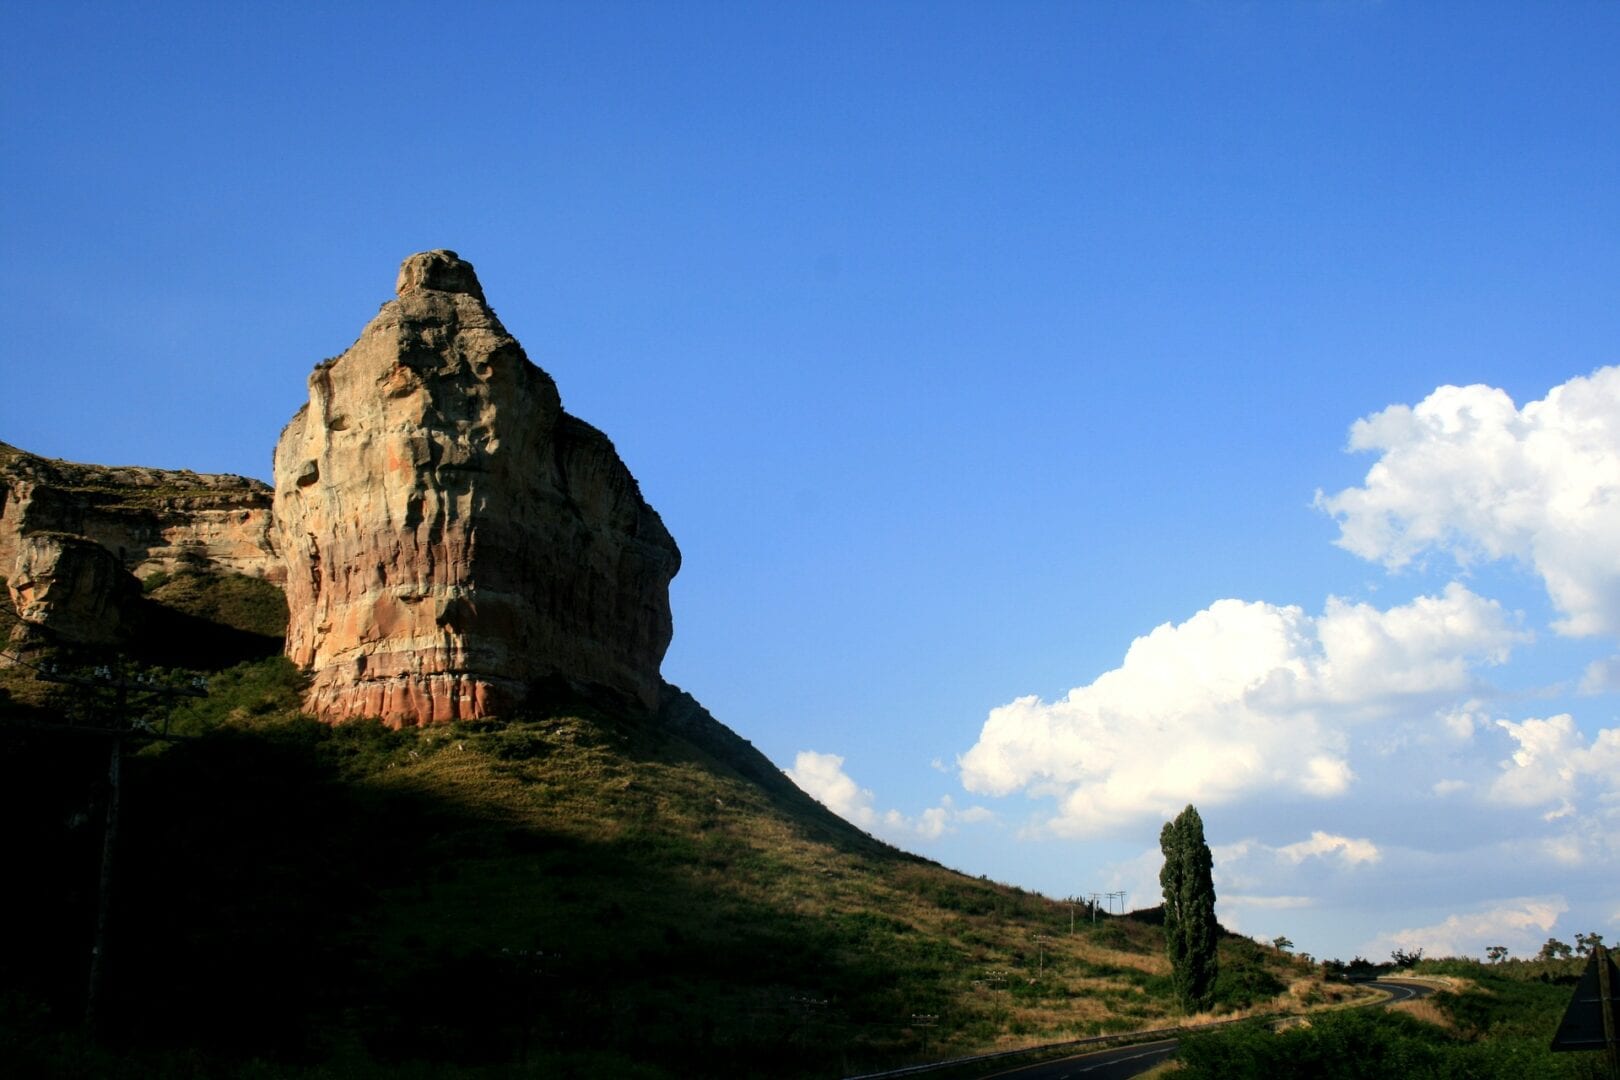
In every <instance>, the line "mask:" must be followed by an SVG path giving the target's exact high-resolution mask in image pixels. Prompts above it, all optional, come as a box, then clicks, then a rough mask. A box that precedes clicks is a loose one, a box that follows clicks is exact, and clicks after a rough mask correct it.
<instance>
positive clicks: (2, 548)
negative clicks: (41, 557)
mask: <svg viewBox="0 0 1620 1080" xmlns="http://www.w3.org/2000/svg"><path fill="white" fill-rule="evenodd" d="M270 499H271V489H270V486H269V485H268V484H265V483H264V482H263V481H260V480H251V479H249V478H247V477H244V476H231V475H222V474H217V475H210V474H207V473H194V472H189V471H185V470H170V469H147V468H140V467H136V466H129V467H107V466H102V465H81V464H77V463H75V462H69V461H56V460H53V459H50V458H42V457H38V456H36V455H34V454H29V453H26V452H24V451H22V450H18V449H17V448H16V447H14V446H8V445H6V444H5V443H0V574H3V575H7V576H10V574H11V572H12V567H13V565H14V564H15V562H16V560H17V555H18V551H19V549H20V546H21V544H22V541H23V540H24V539H25V538H26V537H28V536H31V535H33V534H36V533H46V532H57V533H71V534H74V535H78V536H83V537H86V538H88V539H90V540H93V541H94V542H96V543H97V544H100V545H101V546H102V547H103V548H105V549H107V551H109V552H111V553H112V554H113V555H115V556H116V557H117V558H118V560H119V562H120V563H121V564H122V565H123V566H124V568H125V569H127V570H129V571H130V572H132V573H134V574H135V575H137V576H139V577H144V576H146V575H147V574H150V573H152V572H154V571H158V570H163V571H167V572H170V573H173V572H174V571H177V570H184V569H192V570H211V571H222V572H230V573H237V574H246V575H248V576H249V577H259V578H267V579H269V580H271V581H276V582H279V581H280V580H281V578H282V565H281V559H280V557H279V556H278V555H277V554H276V552H275V550H274V548H273V547H272V546H271V539H270V521H271V517H270Z"/></svg>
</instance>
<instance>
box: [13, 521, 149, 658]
mask: <svg viewBox="0 0 1620 1080" xmlns="http://www.w3.org/2000/svg"><path fill="white" fill-rule="evenodd" d="M16 546H17V554H16V557H15V559H14V560H13V561H12V564H11V574H10V575H9V576H8V577H7V579H6V588H7V590H8V591H9V592H10V594H11V604H12V607H13V608H14V609H15V611H16V613H17V618H18V619H20V620H21V624H20V625H19V626H17V627H16V628H15V630H14V631H13V640H14V641H28V640H33V639H34V638H36V637H37V635H38V632H39V631H40V630H44V631H47V632H48V633H47V640H64V641H69V642H73V643H76V644H86V645H110V644H114V643H116V642H118V641H120V640H121V639H123V638H124V637H125V636H126V634H127V632H128V631H129V630H130V628H131V620H132V617H133V616H134V614H135V605H136V603H137V602H138V600H139V598H140V584H139V582H137V581H136V580H135V579H134V578H133V577H131V576H130V573H129V571H127V570H125V569H124V567H123V565H122V564H121V563H120V562H119V561H118V557H117V556H115V555H114V554H113V553H112V552H110V551H108V550H107V549H106V548H104V547H102V546H101V545H100V544H97V543H96V542H95V541H93V540H87V539H85V538H84V537H82V536H74V535H72V534H69V533H55V532H46V533H35V534H33V535H30V536H25V537H23V538H22V539H21V540H20V541H18V542H17V545H16Z"/></svg>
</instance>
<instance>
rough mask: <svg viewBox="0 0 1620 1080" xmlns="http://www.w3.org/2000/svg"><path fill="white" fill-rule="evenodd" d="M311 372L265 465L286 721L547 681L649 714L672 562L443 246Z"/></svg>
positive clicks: (410, 713) (514, 695) (629, 495)
mask: <svg viewBox="0 0 1620 1080" xmlns="http://www.w3.org/2000/svg"><path fill="white" fill-rule="evenodd" d="M396 292H397V295H396V296H395V298H394V299H393V300H391V301H389V302H388V303H386V304H384V305H383V307H382V310H381V311H380V312H379V313H378V314H377V317H376V318H374V319H373V320H372V321H371V323H370V324H369V325H367V326H366V328H365V329H364V330H363V331H362V332H361V334H360V338H359V340H357V341H356V342H355V343H354V344H353V345H352V346H350V348H349V349H348V351H347V352H345V353H343V355H341V356H338V357H336V358H334V359H331V360H327V361H325V362H323V363H321V364H319V365H317V366H316V368H315V370H314V372H313V373H311V375H310V377H309V403H308V404H307V405H305V406H304V407H303V408H301V409H300V410H299V411H298V413H297V414H296V415H295V416H294V417H293V418H292V421H291V422H290V423H288V425H287V427H286V428H285V430H283V431H282V434H281V439H280V441H279V442H278V443H277V445H276V451H275V500H274V540H275V546H276V548H277V550H278V551H279V553H280V555H281V557H282V560H283V562H284V564H285V567H286V591H287V603H288V607H289V609H290V613H291V621H290V624H289V626H288V631H287V654H288V656H289V657H291V658H292V660H293V661H294V662H295V663H297V664H298V665H299V666H301V667H303V668H305V669H306V670H308V671H309V672H310V674H311V676H312V681H311V684H310V690H309V695H308V698H307V700H306V707H307V708H308V709H309V710H310V711H311V712H313V713H314V714H315V715H317V716H319V717H321V718H323V719H326V720H330V721H341V720H345V719H349V718H353V717H364V716H379V717H381V718H383V720H384V721H385V722H387V723H388V724H390V725H394V726H400V725H414V724H424V723H436V722H443V721H451V720H460V719H470V718H474V717H479V716H484V715H488V714H491V713H493V712H498V711H504V710H506V709H509V708H510V707H511V706H513V705H515V704H518V703H519V702H521V701H523V700H524V699H525V698H526V697H528V696H529V695H530V694H531V693H532V692H533V691H534V689H535V687H537V686H540V685H551V684H553V683H555V682H557V681H559V680H560V681H562V682H564V683H567V684H569V685H571V686H572V687H574V688H575V689H586V690H590V691H593V692H606V693H608V694H611V695H613V696H614V697H615V698H618V699H622V700H624V701H626V702H627V703H629V704H632V705H637V706H639V707H641V708H642V709H645V710H647V711H652V710H654V709H656V708H657V706H658V701H659V694H660V692H661V690H662V687H663V682H662V679H661V677H660V674H659V665H660V663H661V662H662V660H663V656H664V651H665V649H667V648H668V646H669V641H670V636H671V633H672V624H671V619H670V610H669V582H670V579H671V578H672V577H674V575H675V573H676V571H677V570H678V569H679V567H680V552H679V551H678V549H677V548H676V546H675V542H674V540H673V539H672V538H671V537H670V534H669V532H668V530H666V529H665V528H664V524H663V521H662V520H661V519H660V518H659V516H658V514H657V512H656V511H655V510H653V508H652V507H651V506H649V505H647V503H646V501H645V500H644V499H643V498H642V496H641V490H640V488H639V486H638V485H637V483H636V480H635V478H634V477H633V476H631V474H630V471H629V470H628V469H627V468H626V467H625V465H624V463H623V462H622V461H621V460H620V459H619V456H618V454H617V452H616V451H615V450H614V448H613V444H612V443H611V442H610V441H609V440H608V438H607V436H605V435H603V434H602V433H601V432H600V431H598V430H596V429H595V428H593V427H591V426H590V425H589V424H587V423H585V422H584V421H582V420H579V419H577V418H575V417H573V416H570V415H569V414H568V413H566V412H564V411H563V408H562V404H561V399H560V398H559V396H558V393H557V387H556V384H555V383H554V382H553V381H552V379H551V376H549V375H547V374H546V373H545V372H544V371H542V370H541V369H540V368H538V367H536V366H535V365H534V364H533V363H531V362H530V361H529V359H528V357H527V356H526V355H525V354H524V351H523V348H522V346H520V345H519V344H518V342H517V341H516V340H515V339H514V338H513V337H512V336H511V335H510V334H508V333H507V332H506V330H505V328H504V327H503V326H502V325H501V323H500V320H499V319H497V318H496V316H495V313H494V312H493V311H492V310H490V308H489V306H488V305H487V304H486V303H485V302H484V295H483V289H482V287H481V286H480V285H479V282H478V278H477V276H476V275H475V274H474V272H473V268H472V266H471V265H469V264H468V263H466V262H464V261H462V260H461V259H460V258H459V257H457V255H456V254H455V252H453V251H443V250H440V251H429V252H423V253H421V254H417V255H412V256H411V257H410V258H408V259H406V260H405V263H404V265H403V266H402V267H401V268H400V272H399V278H398V281H397V285H396Z"/></svg>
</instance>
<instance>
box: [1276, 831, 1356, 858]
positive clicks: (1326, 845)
mask: <svg viewBox="0 0 1620 1080" xmlns="http://www.w3.org/2000/svg"><path fill="white" fill-rule="evenodd" d="M1277 854H1278V855H1281V856H1282V857H1283V858H1285V859H1287V860H1288V861H1289V862H1291V863H1302V862H1304V861H1305V860H1306V859H1310V858H1326V857H1327V856H1330V855H1333V856H1337V857H1338V858H1340V859H1342V860H1343V861H1344V862H1346V863H1349V864H1351V865H1354V864H1356V863H1375V862H1377V861H1378V860H1379V858H1380V857H1381V853H1380V852H1379V850H1378V845H1377V844H1374V843H1373V842H1372V841H1371V840H1352V839H1351V838H1350V837H1348V836H1334V835H1332V834H1331V833H1325V832H1322V831H1321V830H1320V829H1318V830H1317V831H1315V832H1313V833H1311V838H1310V839H1309V840H1301V841H1299V842H1297V843H1293V844H1285V845H1283V846H1282V847H1280V848H1278V849H1277Z"/></svg>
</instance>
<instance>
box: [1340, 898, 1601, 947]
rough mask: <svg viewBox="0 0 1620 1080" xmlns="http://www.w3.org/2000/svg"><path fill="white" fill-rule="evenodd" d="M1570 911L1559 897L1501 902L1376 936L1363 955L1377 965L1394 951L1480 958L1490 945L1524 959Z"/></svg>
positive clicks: (1367, 945)
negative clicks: (1402, 950)
mask: <svg viewBox="0 0 1620 1080" xmlns="http://www.w3.org/2000/svg"><path fill="white" fill-rule="evenodd" d="M1568 910H1569V903H1568V902H1567V901H1566V900H1565V899H1564V898H1563V897H1562V896H1531V897H1518V898H1515V899H1511V900H1499V901H1496V906H1495V907H1491V908H1487V909H1484V910H1481V911H1474V912H1469V913H1466V914H1460V915H1448V916H1446V918H1445V919H1444V920H1442V921H1441V922H1438V923H1436V924H1434V925H1433V926H1417V927H1412V928H1410V929H1406V930H1395V931H1392V932H1390V933H1387V934H1380V935H1379V936H1378V937H1375V938H1373V939H1372V940H1371V941H1369V942H1368V943H1367V944H1366V945H1365V946H1363V948H1362V952H1363V953H1365V954H1366V955H1367V956H1368V957H1369V958H1371V959H1375V960H1376V959H1381V958H1383V957H1384V956H1385V955H1387V954H1388V953H1389V952H1390V951H1391V950H1393V949H1397V948H1399V949H1407V950H1411V949H1422V950H1423V951H1424V953H1425V954H1427V955H1428V956H1483V955H1484V953H1485V950H1486V949H1487V948H1489V947H1490V946H1492V945H1506V946H1507V947H1508V949H1509V950H1511V951H1512V952H1514V953H1516V954H1518V955H1520V956H1525V955H1529V954H1533V953H1534V952H1535V950H1536V949H1537V948H1538V947H1540V945H1541V943H1542V942H1543V941H1545V940H1546V937H1545V935H1546V934H1547V933H1548V932H1549V931H1550V930H1551V929H1552V928H1553V926H1554V924H1556V923H1557V922H1558V917H1559V916H1560V915H1562V914H1564V912H1566V911H1568Z"/></svg>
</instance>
